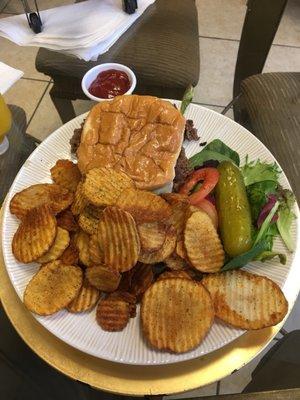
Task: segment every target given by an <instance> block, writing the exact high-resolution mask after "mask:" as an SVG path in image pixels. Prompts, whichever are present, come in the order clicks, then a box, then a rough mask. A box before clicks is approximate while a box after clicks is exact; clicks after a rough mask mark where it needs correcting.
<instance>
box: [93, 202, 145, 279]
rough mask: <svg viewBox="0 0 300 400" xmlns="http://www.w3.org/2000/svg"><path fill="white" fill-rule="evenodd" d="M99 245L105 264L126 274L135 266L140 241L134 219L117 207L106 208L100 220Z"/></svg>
mask: <svg viewBox="0 0 300 400" xmlns="http://www.w3.org/2000/svg"><path fill="white" fill-rule="evenodd" d="M97 237H98V243H99V247H100V251H101V253H102V254H103V261H104V264H106V265H109V266H110V267H112V268H116V269H118V270H119V271H120V272H125V271H128V270H129V269H131V268H132V267H134V266H135V264H136V263H137V261H138V257H139V253H140V247H141V246H140V239H139V235H138V232H137V228H136V224H135V222H134V219H133V217H132V216H131V215H130V214H129V213H128V212H127V211H123V210H121V209H119V208H117V207H106V208H105V210H104V211H103V213H102V214H101V216H100V219H99V225H98V232H97Z"/></svg>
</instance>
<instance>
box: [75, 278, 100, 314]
mask: <svg viewBox="0 0 300 400" xmlns="http://www.w3.org/2000/svg"><path fill="white" fill-rule="evenodd" d="M99 298H100V292H99V290H98V289H96V288H95V287H94V286H91V285H90V284H89V283H88V281H87V280H86V279H84V280H83V284H82V286H81V288H80V290H79V292H78V294H77V296H76V297H75V299H74V300H72V301H71V303H69V304H68V305H67V310H68V311H70V312H72V313H80V312H83V311H87V310H91V309H92V308H94V307H95V305H96V304H97V303H98V300H99Z"/></svg>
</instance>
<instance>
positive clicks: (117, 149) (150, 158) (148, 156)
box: [77, 95, 185, 190]
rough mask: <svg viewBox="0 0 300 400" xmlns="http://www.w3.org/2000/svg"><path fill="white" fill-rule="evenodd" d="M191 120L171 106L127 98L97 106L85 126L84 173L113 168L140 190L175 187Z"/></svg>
mask: <svg viewBox="0 0 300 400" xmlns="http://www.w3.org/2000/svg"><path fill="white" fill-rule="evenodd" d="M184 127H185V118H184V117H183V116H182V114H181V113H180V112H179V111H178V110H177V109H176V108H175V107H174V106H173V104H171V103H170V102H168V101H165V100H161V99H159V98H157V97H152V96H137V95H125V96H118V97H116V98H115V99H114V100H112V101H104V102H101V103H99V104H97V105H95V106H94V107H93V108H92V109H91V111H90V113H89V114H88V116H87V119H86V120H85V123H84V126H83V132H82V135H81V143H80V145H79V148H78V150H77V156H78V167H79V169H80V171H81V172H82V173H86V172H87V171H88V170H90V169H91V168H95V167H113V168H114V169H115V170H117V171H119V170H120V171H123V172H125V173H126V174H128V175H129V176H130V177H131V178H132V179H133V180H134V181H135V184H136V186H137V188H139V189H148V190H151V189H156V188H159V187H161V186H163V185H165V184H166V183H169V182H171V181H172V180H173V179H174V176H175V171H174V168H175V164H176V161H177V158H178V155H179V152H180V149H181V146H182V141H183V132H184Z"/></svg>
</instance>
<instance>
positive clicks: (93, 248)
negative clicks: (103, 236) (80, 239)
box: [89, 235, 103, 264]
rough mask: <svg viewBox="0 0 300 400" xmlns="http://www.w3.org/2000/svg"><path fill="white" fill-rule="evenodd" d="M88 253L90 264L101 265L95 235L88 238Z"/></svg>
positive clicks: (101, 259) (101, 255)
mask: <svg viewBox="0 0 300 400" xmlns="http://www.w3.org/2000/svg"><path fill="white" fill-rule="evenodd" d="M89 251H90V262H91V263H92V264H103V254H102V253H101V251H100V247H99V244H98V239H97V235H91V236H90V242H89Z"/></svg>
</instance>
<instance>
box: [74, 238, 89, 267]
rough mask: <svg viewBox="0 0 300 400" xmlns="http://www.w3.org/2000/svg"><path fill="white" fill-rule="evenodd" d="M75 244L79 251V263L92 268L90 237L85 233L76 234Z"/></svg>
mask: <svg viewBox="0 0 300 400" xmlns="http://www.w3.org/2000/svg"><path fill="white" fill-rule="evenodd" d="M74 243H75V246H76V247H77V249H78V255H79V261H80V262H81V263H82V264H83V265H84V266H86V267H90V266H91V260H90V248H89V243H90V237H89V235H88V234H87V233H86V232H84V231H82V230H81V231H79V232H76V233H75V235H74Z"/></svg>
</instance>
